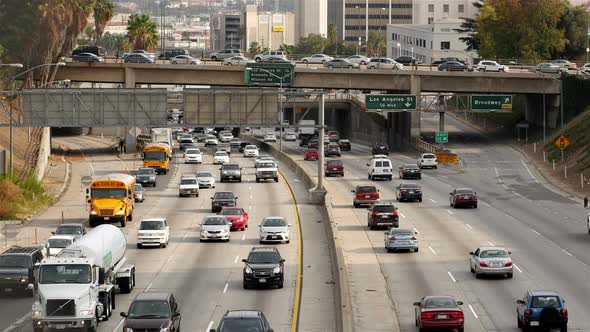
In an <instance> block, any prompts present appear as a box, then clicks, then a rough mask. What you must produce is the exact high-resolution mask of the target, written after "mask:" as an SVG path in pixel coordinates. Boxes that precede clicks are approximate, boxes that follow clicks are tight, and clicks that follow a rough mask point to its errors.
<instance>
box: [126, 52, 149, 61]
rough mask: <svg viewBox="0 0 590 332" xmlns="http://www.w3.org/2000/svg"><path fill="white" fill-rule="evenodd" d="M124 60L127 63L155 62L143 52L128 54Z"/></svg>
mask: <svg viewBox="0 0 590 332" xmlns="http://www.w3.org/2000/svg"><path fill="white" fill-rule="evenodd" d="M124 61H125V63H154V60H153V59H152V58H150V57H149V56H147V55H145V54H142V53H131V54H128V55H127V56H126V57H125V59H124Z"/></svg>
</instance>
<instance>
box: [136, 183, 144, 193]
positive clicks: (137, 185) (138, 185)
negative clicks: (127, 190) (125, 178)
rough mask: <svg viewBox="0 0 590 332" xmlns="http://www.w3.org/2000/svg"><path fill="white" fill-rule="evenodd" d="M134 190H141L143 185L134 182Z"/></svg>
mask: <svg viewBox="0 0 590 332" xmlns="http://www.w3.org/2000/svg"><path fill="white" fill-rule="evenodd" d="M135 191H143V186H142V185H141V184H136V185H135Z"/></svg>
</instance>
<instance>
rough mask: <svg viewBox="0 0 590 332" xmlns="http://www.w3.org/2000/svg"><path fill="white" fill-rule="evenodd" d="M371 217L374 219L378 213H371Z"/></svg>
mask: <svg viewBox="0 0 590 332" xmlns="http://www.w3.org/2000/svg"><path fill="white" fill-rule="evenodd" d="M371 215H372V216H373V217H375V216H378V215H379V212H373V213H371Z"/></svg>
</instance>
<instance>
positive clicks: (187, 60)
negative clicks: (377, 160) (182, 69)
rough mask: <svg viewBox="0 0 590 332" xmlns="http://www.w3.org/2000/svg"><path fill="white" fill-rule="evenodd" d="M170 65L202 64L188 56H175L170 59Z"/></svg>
mask: <svg viewBox="0 0 590 332" xmlns="http://www.w3.org/2000/svg"><path fill="white" fill-rule="evenodd" d="M170 63H172V64H173V65H176V64H188V65H202V64H203V62H201V60H199V59H195V58H193V57H192V56H190V55H177V56H175V57H173V58H171V59H170Z"/></svg>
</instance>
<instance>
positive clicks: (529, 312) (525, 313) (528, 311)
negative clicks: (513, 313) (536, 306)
mask: <svg viewBox="0 0 590 332" xmlns="http://www.w3.org/2000/svg"><path fill="white" fill-rule="evenodd" d="M532 314H533V311H532V310H531V309H526V310H525V311H524V315H525V316H530V315H532Z"/></svg>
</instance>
